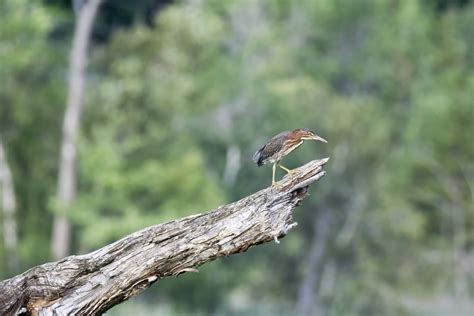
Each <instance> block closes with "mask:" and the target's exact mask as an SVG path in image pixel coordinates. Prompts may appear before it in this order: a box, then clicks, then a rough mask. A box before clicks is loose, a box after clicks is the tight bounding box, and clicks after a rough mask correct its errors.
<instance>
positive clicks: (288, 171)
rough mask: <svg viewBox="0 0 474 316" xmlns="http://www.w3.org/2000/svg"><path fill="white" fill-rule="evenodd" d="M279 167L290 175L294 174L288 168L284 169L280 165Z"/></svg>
mask: <svg viewBox="0 0 474 316" xmlns="http://www.w3.org/2000/svg"><path fill="white" fill-rule="evenodd" d="M278 166H279V167H280V168H281V169H283V170H285V171H286V173H288V174H291V173H292V172H293V170H291V169H288V168H287V167H283V166H282V165H278Z"/></svg>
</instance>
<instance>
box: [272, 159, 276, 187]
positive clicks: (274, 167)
mask: <svg viewBox="0 0 474 316" xmlns="http://www.w3.org/2000/svg"><path fill="white" fill-rule="evenodd" d="M275 171H276V162H275V163H274V164H273V175H272V185H275V183H276V182H275Z"/></svg>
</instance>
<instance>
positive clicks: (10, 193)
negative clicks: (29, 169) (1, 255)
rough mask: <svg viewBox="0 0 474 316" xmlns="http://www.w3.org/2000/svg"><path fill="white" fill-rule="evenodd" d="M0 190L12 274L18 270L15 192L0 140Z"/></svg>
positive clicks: (4, 235)
mask: <svg viewBox="0 0 474 316" xmlns="http://www.w3.org/2000/svg"><path fill="white" fill-rule="evenodd" d="M0 188H1V195H0V200H1V205H0V207H1V209H2V211H3V242H4V245H5V252H6V258H7V264H8V269H9V271H10V272H17V269H18V263H19V261H18V255H17V246H18V237H17V229H16V228H17V227H16V220H15V208H16V206H15V204H16V203H15V191H14V189H13V181H12V173H11V169H10V167H9V166H8V161H7V157H6V154H5V149H4V147H3V142H2V139H1V138H0Z"/></svg>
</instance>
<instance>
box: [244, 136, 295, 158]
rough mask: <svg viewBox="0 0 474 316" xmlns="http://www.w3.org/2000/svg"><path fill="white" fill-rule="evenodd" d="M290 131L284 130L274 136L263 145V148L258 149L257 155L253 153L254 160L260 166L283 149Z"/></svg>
mask: <svg viewBox="0 0 474 316" xmlns="http://www.w3.org/2000/svg"><path fill="white" fill-rule="evenodd" d="M288 133H289V132H282V133H280V134H278V135H276V136H274V137H272V138H271V139H270V140H269V141H268V142H267V143H266V144H265V145H263V146H262V148H260V149H259V150H257V152H256V153H255V155H253V161H254V162H256V163H257V164H258V165H259V166H261V165H263V164H264V163H265V160H266V159H268V158H270V157H271V156H273V155H274V154H275V153H277V152H279V151H280V150H281V148H282V146H283V143H284V142H285V139H286V137H287V135H288Z"/></svg>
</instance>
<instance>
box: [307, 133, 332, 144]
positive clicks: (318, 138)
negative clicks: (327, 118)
mask: <svg viewBox="0 0 474 316" xmlns="http://www.w3.org/2000/svg"><path fill="white" fill-rule="evenodd" d="M310 139H312V140H319V141H320V142H323V143H327V142H328V141H327V140H325V139H324V138H322V137H320V136H318V135H316V134H315V135H312V136H311V137H310Z"/></svg>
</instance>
